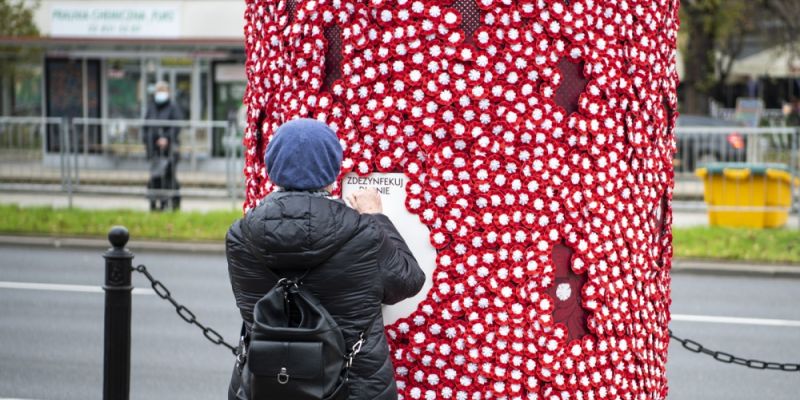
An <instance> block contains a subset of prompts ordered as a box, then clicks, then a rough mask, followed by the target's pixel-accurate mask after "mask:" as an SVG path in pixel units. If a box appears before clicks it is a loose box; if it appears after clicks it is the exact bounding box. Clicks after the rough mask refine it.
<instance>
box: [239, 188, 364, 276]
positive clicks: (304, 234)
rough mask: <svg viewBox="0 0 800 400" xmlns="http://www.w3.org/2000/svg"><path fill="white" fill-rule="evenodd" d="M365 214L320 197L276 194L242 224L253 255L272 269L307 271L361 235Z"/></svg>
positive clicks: (316, 194)
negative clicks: (360, 230)
mask: <svg viewBox="0 0 800 400" xmlns="http://www.w3.org/2000/svg"><path fill="white" fill-rule="evenodd" d="M360 218H361V215H360V214H359V213H358V212H357V211H355V210H353V209H351V208H350V207H348V206H347V205H346V204H344V202H343V201H341V200H334V199H329V198H327V197H325V196H324V195H322V194H318V193H309V192H274V193H272V194H270V195H269V196H267V197H266V198H265V199H264V201H263V203H261V205H259V206H258V207H256V208H255V209H253V210H252V211H250V212H249V213H248V214H247V215H246V216H245V217H244V219H243V220H242V224H241V227H242V235H243V238H244V240H245V243H247V246H248V247H249V249H250V251H251V254H253V255H254V256H255V257H257V258H258V259H259V260H258V261H259V262H261V263H263V265H264V266H265V267H266V268H269V269H272V270H276V271H278V270H305V269H308V268H313V267H316V266H318V265H320V264H322V263H323V262H325V261H326V260H327V259H328V258H330V257H331V256H333V255H334V254H335V253H336V252H337V250H338V249H339V248H341V247H342V245H344V244H345V243H346V242H347V241H348V240H350V239H351V238H352V237H353V236H355V234H356V233H357V230H358V226H359V220H360Z"/></svg>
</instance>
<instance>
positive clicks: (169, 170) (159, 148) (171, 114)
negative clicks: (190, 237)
mask: <svg viewBox="0 0 800 400" xmlns="http://www.w3.org/2000/svg"><path fill="white" fill-rule="evenodd" d="M155 89H156V90H155V93H154V94H153V105H152V106H151V107H150V108H149V109H148V110H147V114H146V115H145V117H144V118H145V120H151V121H152V120H155V121H180V120H183V111H181V108H180V106H178V105H177V104H176V103H174V102H173V101H171V100H170V94H169V85H167V83H166V82H158V83H157V84H156V87H155ZM179 133H180V128H179V127H177V126H174V125H170V126H159V125H157V124H153V125H145V128H144V138H143V139H144V143H145V148H146V151H147V159H148V160H149V161H150V180H149V181H148V182H147V189H148V191H147V197H148V199H149V200H150V210H151V211H154V210H164V209H166V208H167V206H168V205H169V202H170V201H171V202H172V204H171V207H170V208H171V209H172V210H179V209H180V208H181V195H180V191H179V190H180V185H179V184H178V178H177V177H176V174H175V171H176V169H177V167H178V160H179V159H180V153H179V152H178V146H179V145H180V139H179Z"/></svg>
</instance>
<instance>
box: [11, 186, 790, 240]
mask: <svg viewBox="0 0 800 400" xmlns="http://www.w3.org/2000/svg"><path fill="white" fill-rule="evenodd" d="M17 189H18V188H17ZM140 191H141V193H139V192H140ZM181 194H182V195H183V200H182V201H181V209H182V210H184V211H200V212H208V211H216V210H240V209H241V206H242V203H243V200H242V199H236V200H233V199H231V198H228V197H226V195H227V192H226V191H224V190H221V189H211V188H208V189H201V188H187V189H181ZM67 203H68V199H67V195H66V194H65V193H53V192H37V191H29V192H26V191H17V190H14V191H8V190H5V189H4V188H3V187H2V185H0V204H17V205H21V206H50V207H54V208H63V207H67ZM72 205H73V207H77V208H84V209H92V210H109V209H119V208H123V209H130V210H139V211H147V210H148V207H149V203H148V202H147V200H146V199H145V198H144V191H143V188H142V190H137V191H126V190H125V189H124V188H120V191H119V193H118V194H117V195H108V194H93V193H75V194H74V195H73V198H72ZM702 207H703V204H702V202H697V203H696V204H694V203H693V204H691V206H690V207H688V209H687V208H685V207H676V208H675V209H674V210H673V213H672V216H673V217H672V219H673V226H675V227H681V228H686V227H692V226H704V225H708V216H707V215H706V213H705V212H704V211H698V210H699V209H701V208H702ZM786 226H787V227H789V228H793V229H795V228H796V229H800V221H798V218H797V215H792V216H790V217H789V222H788V223H787V224H786Z"/></svg>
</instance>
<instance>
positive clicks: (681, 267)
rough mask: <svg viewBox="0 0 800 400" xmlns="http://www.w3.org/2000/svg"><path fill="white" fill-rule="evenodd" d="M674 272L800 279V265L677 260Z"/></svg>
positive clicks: (674, 263) (673, 267)
mask: <svg viewBox="0 0 800 400" xmlns="http://www.w3.org/2000/svg"><path fill="white" fill-rule="evenodd" d="M672 272H675V273H679V274H680V273H687V274H696V275H738V276H761V277H765V276H772V277H790V278H800V265H796V264H795V265H792V264H768V263H763V262H762V263H760V264H748V263H745V262H742V261H727V260H691V259H675V260H674V261H673V262H672Z"/></svg>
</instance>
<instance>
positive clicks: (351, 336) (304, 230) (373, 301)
mask: <svg viewBox="0 0 800 400" xmlns="http://www.w3.org/2000/svg"><path fill="white" fill-rule="evenodd" d="M341 160H342V148H341V145H340V144H339V142H338V140H337V139H336V135H335V133H333V131H331V130H330V128H328V127H327V126H326V125H325V124H323V123H321V122H318V121H316V120H310V119H299V120H294V121H291V122H288V123H286V124H284V125H282V126H281V127H280V128H279V129H278V130H277V132H276V133H275V136H274V137H273V139H272V141H271V142H270V144H269V147H268V149H267V154H266V157H265V161H266V163H265V165H266V170H267V174H268V175H269V177H270V180H271V181H272V182H273V183H274V184H275V185H277V186H279V187H280V188H281V189H280V190H278V191H276V192H273V193H272V194H270V195H268V196H267V197H266V198H265V199H264V201H263V202H262V203H261V204H260V205H259V206H258V207H256V208H255V209H253V210H251V211H249V212H248V213H247V214H246V215H245V216H244V217H243V218H242V219H241V220H238V221H236V222H235V223H234V224H233V225H232V226H231V227H230V229H229V230H228V234H227V238H226V254H227V259H228V272H229V274H230V279H231V285H232V287H233V294H234V297H235V298H236V305H237V306H238V308H239V311H240V313H241V316H242V318H243V319H244V321H245V329H246V330H249V329H250V326H251V324H252V322H253V307H254V305H255V303H256V302H257V301H258V300H259V299H260V298H261V297H262V296H263V295H264V294H266V293H267V292H268V291H269V290H270V289H271V288H272V287H273V286H274V285H275V284H276V278H275V276H274V275H273V274H272V273H270V272H269V271H267V270H266V269H269V270H272V271H274V272H275V273H276V274H277V275H279V276H281V277H297V276H299V275H302V274H303V272H305V270H306V269H309V268H311V270H310V272H309V273H308V275H306V276H305V278H304V279H303V285H304V286H305V287H307V288H308V289H310V290H311V292H312V293H313V294H314V295H315V296H316V297H317V298H318V299H319V300H320V302H321V303H322V305H323V306H324V307H325V308H326V309H327V310H328V312H329V313H330V314H331V316H332V317H333V319H334V320H335V321H336V323H337V324H338V325H339V326H340V327H341V329H342V332H343V334H344V339H345V343H346V344H347V346H348V347H349V346H350V345H352V344H353V343H355V342H356V340H357V336H358V333H359V332H361V331H362V330H364V329H365V328H366V325H367V324H368V323H369V322H370V321H372V323H373V327H372V329H370V333H369V336H368V337H367V340H366V343H365V345H364V348H363V349H362V351H361V353H359V355H358V357H357V358H356V360H355V362H354V364H353V366H352V369H351V370H350V384H349V387H350V397H349V399H351V400H361V399H363V400H372V399H379V400H385V399H396V398H397V387H396V384H395V380H394V368H393V367H392V362H391V359H390V357H389V347H388V345H387V343H386V337H385V336H384V330H383V321H382V318H377V319H373V316H374V315H375V314H376V313H379V312H380V309H381V304H394V303H397V302H399V301H401V300H403V299H406V298H408V297H412V296H414V295H415V294H417V292H419V291H420V290H421V288H422V285H423V283H424V281H425V274H424V272H423V271H422V270H421V269H420V267H419V265H418V264H417V261H416V260H415V259H414V256H413V255H412V253H411V251H410V250H409V248H408V246H407V245H406V244H405V242H404V241H403V238H402V237H401V236H400V234H399V233H398V231H397V229H395V227H394V225H393V224H392V222H391V221H390V220H389V218H388V217H386V216H385V215H383V214H382V213H381V212H382V207H381V202H380V195H379V194H378V193H377V192H376V191H374V190H370V191H359V192H356V193H354V194H353V195H351V196H350V197H349V198H348V201H349V202H350V205H351V206H352V208H351V207H349V206H348V205H347V204H345V203H344V202H343V201H341V200H339V199H334V198H332V197H331V196H330V195H329V194H328V190H329V189H330V188H331V187H332V184H333V183H334V181H335V180H336V177H337V176H338V175H339V170H340V165H341ZM245 386H246V384H243V383H242V380H241V377H240V376H239V375H238V370H237V369H236V368H234V372H233V377H232V378H231V384H230V388H229V391H228V398H229V399H231V400H233V399H235V400H245V399H247V393H249V391H248V388H247V387H245ZM274 400H281V399H274ZM287 400H289V399H287Z"/></svg>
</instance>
